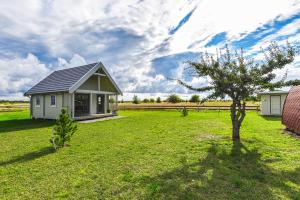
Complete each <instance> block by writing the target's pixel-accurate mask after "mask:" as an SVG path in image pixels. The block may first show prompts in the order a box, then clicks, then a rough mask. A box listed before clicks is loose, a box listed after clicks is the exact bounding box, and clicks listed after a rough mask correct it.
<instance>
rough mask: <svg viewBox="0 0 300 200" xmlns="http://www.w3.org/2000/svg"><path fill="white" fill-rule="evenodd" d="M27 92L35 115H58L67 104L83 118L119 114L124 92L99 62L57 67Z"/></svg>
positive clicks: (77, 116) (36, 116)
mask: <svg viewBox="0 0 300 200" xmlns="http://www.w3.org/2000/svg"><path fill="white" fill-rule="evenodd" d="M24 95H25V96H28V97H30V116H31V117H32V118H43V119H57V118H58V116H59V114H60V112H61V109H63V108H64V109H66V110H67V112H68V114H69V115H70V116H71V117H72V118H73V119H75V120H81V119H90V118H98V117H104V116H111V115H115V114H116V111H117V103H118V95H122V92H121V90H120V88H119V87H118V85H117V84H116V82H115V81H114V80H113V79H112V77H111V76H110V74H109V73H108V71H107V70H106V68H105V67H104V65H103V64H102V63H101V62H99V63H92V64H88V65H83V66H79V67H73V68H68V69H63V70H58V71H54V72H53V73H51V74H50V75H49V76H47V77H46V78H44V79H43V80H42V81H40V82H39V83H37V84H36V85H35V86H33V87H32V88H31V89H29V90H28V91H27V92H25V94H24Z"/></svg>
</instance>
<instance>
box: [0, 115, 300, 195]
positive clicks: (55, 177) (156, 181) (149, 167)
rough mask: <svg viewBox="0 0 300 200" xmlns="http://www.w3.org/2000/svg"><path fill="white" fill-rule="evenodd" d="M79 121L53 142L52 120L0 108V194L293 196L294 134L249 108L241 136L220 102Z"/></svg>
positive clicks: (297, 146)
mask: <svg viewBox="0 0 300 200" xmlns="http://www.w3.org/2000/svg"><path fill="white" fill-rule="evenodd" d="M120 114H121V115H122V116H126V117H125V118H121V119H115V120H111V121H102V122H96V123H91V124H78V126H79V130H78V132H77V133H76V134H75V135H74V137H73V139H72V141H71V142H70V147H66V148H64V149H61V150H59V151H58V152H55V153H54V152H53V150H52V148H51V146H50V143H49V138H50V137H51V128H52V125H53V123H52V122H49V121H34V120H28V119H27V116H28V111H23V112H10V113H0V141H1V144H2V145H1V148H0V199H32V198H33V199H53V198H57V199H83V198H84V199H300V167H299V166H300V141H299V140H298V139H296V138H294V137H291V136H289V135H286V134H282V128H283V126H282V125H281V122H280V119H278V118H272V117H267V118H264V117H261V116H259V115H258V114H257V113H255V112H248V113H247V117H246V121H245V122H244V124H243V127H242V131H241V132H242V135H241V136H242V142H241V143H238V144H233V143H232V142H231V141H230V131H231V127H230V119H229V112H227V111H221V112H217V111H200V112H189V115H188V116H187V117H181V114H180V113H179V112H176V111H122V112H121V113H120Z"/></svg>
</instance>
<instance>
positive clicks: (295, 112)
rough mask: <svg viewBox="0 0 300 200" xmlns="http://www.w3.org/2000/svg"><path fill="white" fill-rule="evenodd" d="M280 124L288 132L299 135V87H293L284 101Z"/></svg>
mask: <svg viewBox="0 0 300 200" xmlns="http://www.w3.org/2000/svg"><path fill="white" fill-rule="evenodd" d="M282 123H283V124H284V125H285V126H286V128H287V129H288V130H291V131H293V132H295V133H300V86H294V87H292V89H291V90H290V91H289V94H288V96H287V97H286V99H285V103H284V107H283V113H282Z"/></svg>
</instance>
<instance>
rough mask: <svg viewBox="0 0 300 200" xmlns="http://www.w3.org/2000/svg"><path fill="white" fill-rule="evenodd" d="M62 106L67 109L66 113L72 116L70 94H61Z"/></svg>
mask: <svg viewBox="0 0 300 200" xmlns="http://www.w3.org/2000/svg"><path fill="white" fill-rule="evenodd" d="M62 100H63V101H62V107H63V108H64V109H66V110H67V113H68V114H69V115H70V116H72V94H69V93H63V94H62Z"/></svg>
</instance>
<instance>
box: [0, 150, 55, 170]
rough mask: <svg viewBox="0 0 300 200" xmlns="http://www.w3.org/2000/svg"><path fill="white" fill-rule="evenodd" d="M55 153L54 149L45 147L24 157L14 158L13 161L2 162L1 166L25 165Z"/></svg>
mask: <svg viewBox="0 0 300 200" xmlns="http://www.w3.org/2000/svg"><path fill="white" fill-rule="evenodd" d="M54 152H55V150H54V149H53V147H44V148H42V149H40V150H38V151H34V152H30V153H27V154H24V155H22V156H17V157H14V158H12V159H11V160H7V161H2V162H0V166H7V165H10V164H14V163H23V162H27V161H31V160H34V159H37V158H40V157H43V156H46V155H48V154H51V153H54Z"/></svg>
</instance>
